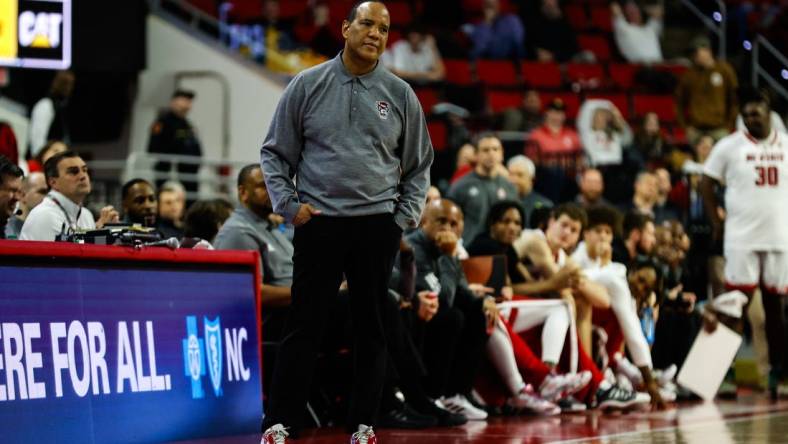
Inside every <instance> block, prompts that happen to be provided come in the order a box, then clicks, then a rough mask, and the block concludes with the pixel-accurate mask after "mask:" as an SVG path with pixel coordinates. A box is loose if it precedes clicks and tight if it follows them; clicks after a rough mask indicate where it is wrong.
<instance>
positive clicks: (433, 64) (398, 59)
mask: <svg viewBox="0 0 788 444" xmlns="http://www.w3.org/2000/svg"><path fill="white" fill-rule="evenodd" d="M404 34H405V38H404V39H403V40H400V41H398V42H396V43H394V44H393V45H391V48H389V49H388V50H387V51H386V52H385V53H383V64H384V65H385V66H386V67H387V68H388V69H389V70H390V71H391V72H393V73H394V74H396V75H397V76H399V77H400V78H402V79H403V80H405V81H407V82H408V83H411V84H425V83H433V82H441V81H443V79H444V78H445V77H446V68H445V67H444V66H443V60H442V59H441V54H440V51H438V47H437V45H436V44H435V38H434V37H432V36H431V35H429V34H428V33H427V31H426V30H425V29H424V27H423V26H422V25H420V24H411V25H408V27H407V28H406V29H405V32H404Z"/></svg>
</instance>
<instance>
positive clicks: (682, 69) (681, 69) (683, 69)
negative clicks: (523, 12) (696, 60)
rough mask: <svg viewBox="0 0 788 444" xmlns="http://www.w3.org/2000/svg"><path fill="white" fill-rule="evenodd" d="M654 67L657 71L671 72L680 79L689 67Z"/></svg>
mask: <svg viewBox="0 0 788 444" xmlns="http://www.w3.org/2000/svg"><path fill="white" fill-rule="evenodd" d="M654 69H655V70H657V71H663V72H669V73H671V74H673V77H675V78H676V80H678V79H680V78H681V76H683V75H684V73H685V72H687V70H688V69H689V68H688V67H686V66H684V65H656V66H654Z"/></svg>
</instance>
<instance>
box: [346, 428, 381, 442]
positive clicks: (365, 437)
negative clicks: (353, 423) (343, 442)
mask: <svg viewBox="0 0 788 444" xmlns="http://www.w3.org/2000/svg"><path fill="white" fill-rule="evenodd" d="M350 444H378V438H376V437H375V432H374V431H372V427H367V426H365V425H364V424H361V425H359V426H358V432H356V433H354V434H353V436H351V437H350Z"/></svg>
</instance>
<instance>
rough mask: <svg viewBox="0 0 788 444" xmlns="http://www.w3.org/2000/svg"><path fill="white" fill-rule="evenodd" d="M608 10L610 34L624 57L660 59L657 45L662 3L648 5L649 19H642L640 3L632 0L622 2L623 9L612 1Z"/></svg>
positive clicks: (638, 60)
mask: <svg viewBox="0 0 788 444" xmlns="http://www.w3.org/2000/svg"><path fill="white" fill-rule="evenodd" d="M610 12H611V13H612V16H613V37H614V38H615V40H616V45H617V46H618V50H619V51H620V52H621V55H623V56H624V59H626V60H627V61H628V62H630V63H659V62H661V61H662V48H661V47H660V45H659V37H660V35H661V34H662V16H663V15H664V11H663V9H662V5H660V4H658V3H656V4H653V5H649V6H647V8H646V13H647V14H648V21H647V22H645V23H644V21H643V13H642V12H641V11H640V7H639V6H638V4H637V3H636V2H635V1H632V0H630V1H627V2H626V3H624V6H623V9H622V7H621V5H619V4H618V3H617V2H613V3H611V4H610Z"/></svg>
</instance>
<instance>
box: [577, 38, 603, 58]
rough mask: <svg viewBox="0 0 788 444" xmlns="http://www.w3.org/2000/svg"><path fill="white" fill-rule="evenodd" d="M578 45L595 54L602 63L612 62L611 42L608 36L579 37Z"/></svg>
mask: <svg viewBox="0 0 788 444" xmlns="http://www.w3.org/2000/svg"><path fill="white" fill-rule="evenodd" d="M577 44H578V45H580V48H582V49H584V50H586V51H591V52H593V53H594V55H595V56H596V58H597V60H598V61H600V62H604V61H607V60H610V54H611V52H610V41H609V40H608V38H607V37H606V36H601V35H595V34H582V35H579V36H578V37H577Z"/></svg>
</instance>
